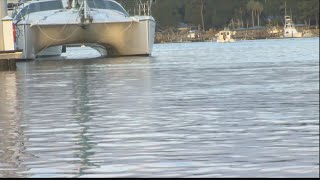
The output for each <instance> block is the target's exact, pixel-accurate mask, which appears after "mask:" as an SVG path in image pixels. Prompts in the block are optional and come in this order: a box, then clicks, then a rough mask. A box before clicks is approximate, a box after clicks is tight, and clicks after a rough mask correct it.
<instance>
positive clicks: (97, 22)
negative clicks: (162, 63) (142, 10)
mask: <svg viewBox="0 0 320 180" xmlns="http://www.w3.org/2000/svg"><path fill="white" fill-rule="evenodd" d="M70 5H72V7H71V8H70V7H68V8H67V7H65V6H64V4H63V1H62V0H42V1H38V0H33V1H29V2H26V3H24V4H22V5H20V6H19V7H18V8H17V10H16V12H15V13H13V18H14V21H13V22H14V24H15V25H16V33H17V35H16V49H22V50H23V58H24V59H34V58H36V57H38V56H41V55H61V54H62V52H63V49H64V48H63V47H64V46H68V45H73V46H74V45H79V46H82V45H85V46H89V47H92V48H94V49H96V50H98V52H99V53H100V54H101V55H102V56H131V55H145V56H148V55H151V52H152V48H153V44H154V34H155V20H154V18H153V17H152V16H150V15H143V16H129V14H128V13H127V12H126V10H125V9H124V8H123V7H122V6H121V5H120V4H119V3H117V2H116V1H114V0H73V2H72V4H70Z"/></svg>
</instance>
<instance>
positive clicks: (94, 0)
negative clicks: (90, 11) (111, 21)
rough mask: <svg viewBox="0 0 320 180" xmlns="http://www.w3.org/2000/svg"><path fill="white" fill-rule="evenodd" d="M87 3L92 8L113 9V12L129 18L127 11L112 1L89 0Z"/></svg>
mask: <svg viewBox="0 0 320 180" xmlns="http://www.w3.org/2000/svg"><path fill="white" fill-rule="evenodd" d="M87 2H88V6H89V7H90V8H95V9H111V10H115V11H119V12H121V13H123V14H124V15H126V16H129V14H128V13H127V11H126V10H125V9H124V8H123V7H122V6H121V5H120V4H118V3H117V2H114V1H110V0H87Z"/></svg>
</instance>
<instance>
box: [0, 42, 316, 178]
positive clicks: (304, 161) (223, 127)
mask: <svg viewBox="0 0 320 180" xmlns="http://www.w3.org/2000/svg"><path fill="white" fill-rule="evenodd" d="M69 50H71V49H69ZM64 56H65V57H67V58H68V59H63V58H60V59H52V58H51V59H40V60H36V61H31V62H19V63H18V64H17V66H18V69H17V71H16V72H0V102H1V103H0V177H319V39H318V38H315V39H288V40H259V41H241V42H236V43H232V44H218V43H212V42H209V43H189V44H157V45H155V47H154V51H153V56H152V57H126V58H109V59H99V58H94V59H90V60H87V57H97V56H98V55H97V53H96V52H95V51H93V50H89V49H86V48H78V49H73V50H72V51H70V52H68V53H67V54H64ZM79 58H82V59H79Z"/></svg>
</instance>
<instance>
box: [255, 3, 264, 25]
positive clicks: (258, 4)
mask: <svg viewBox="0 0 320 180" xmlns="http://www.w3.org/2000/svg"><path fill="white" fill-rule="evenodd" d="M255 10H256V12H257V18H258V26H260V16H261V13H262V11H263V5H262V4H261V3H260V2H256V3H255Z"/></svg>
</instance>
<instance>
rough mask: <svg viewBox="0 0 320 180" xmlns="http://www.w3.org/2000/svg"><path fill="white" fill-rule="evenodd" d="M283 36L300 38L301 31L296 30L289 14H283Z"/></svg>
mask: <svg viewBox="0 0 320 180" xmlns="http://www.w3.org/2000/svg"><path fill="white" fill-rule="evenodd" d="M283 37H284V38H301V37H302V32H298V31H297V29H296V28H295V25H294V23H293V21H292V19H291V17H290V16H285V25H284V35H283Z"/></svg>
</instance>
